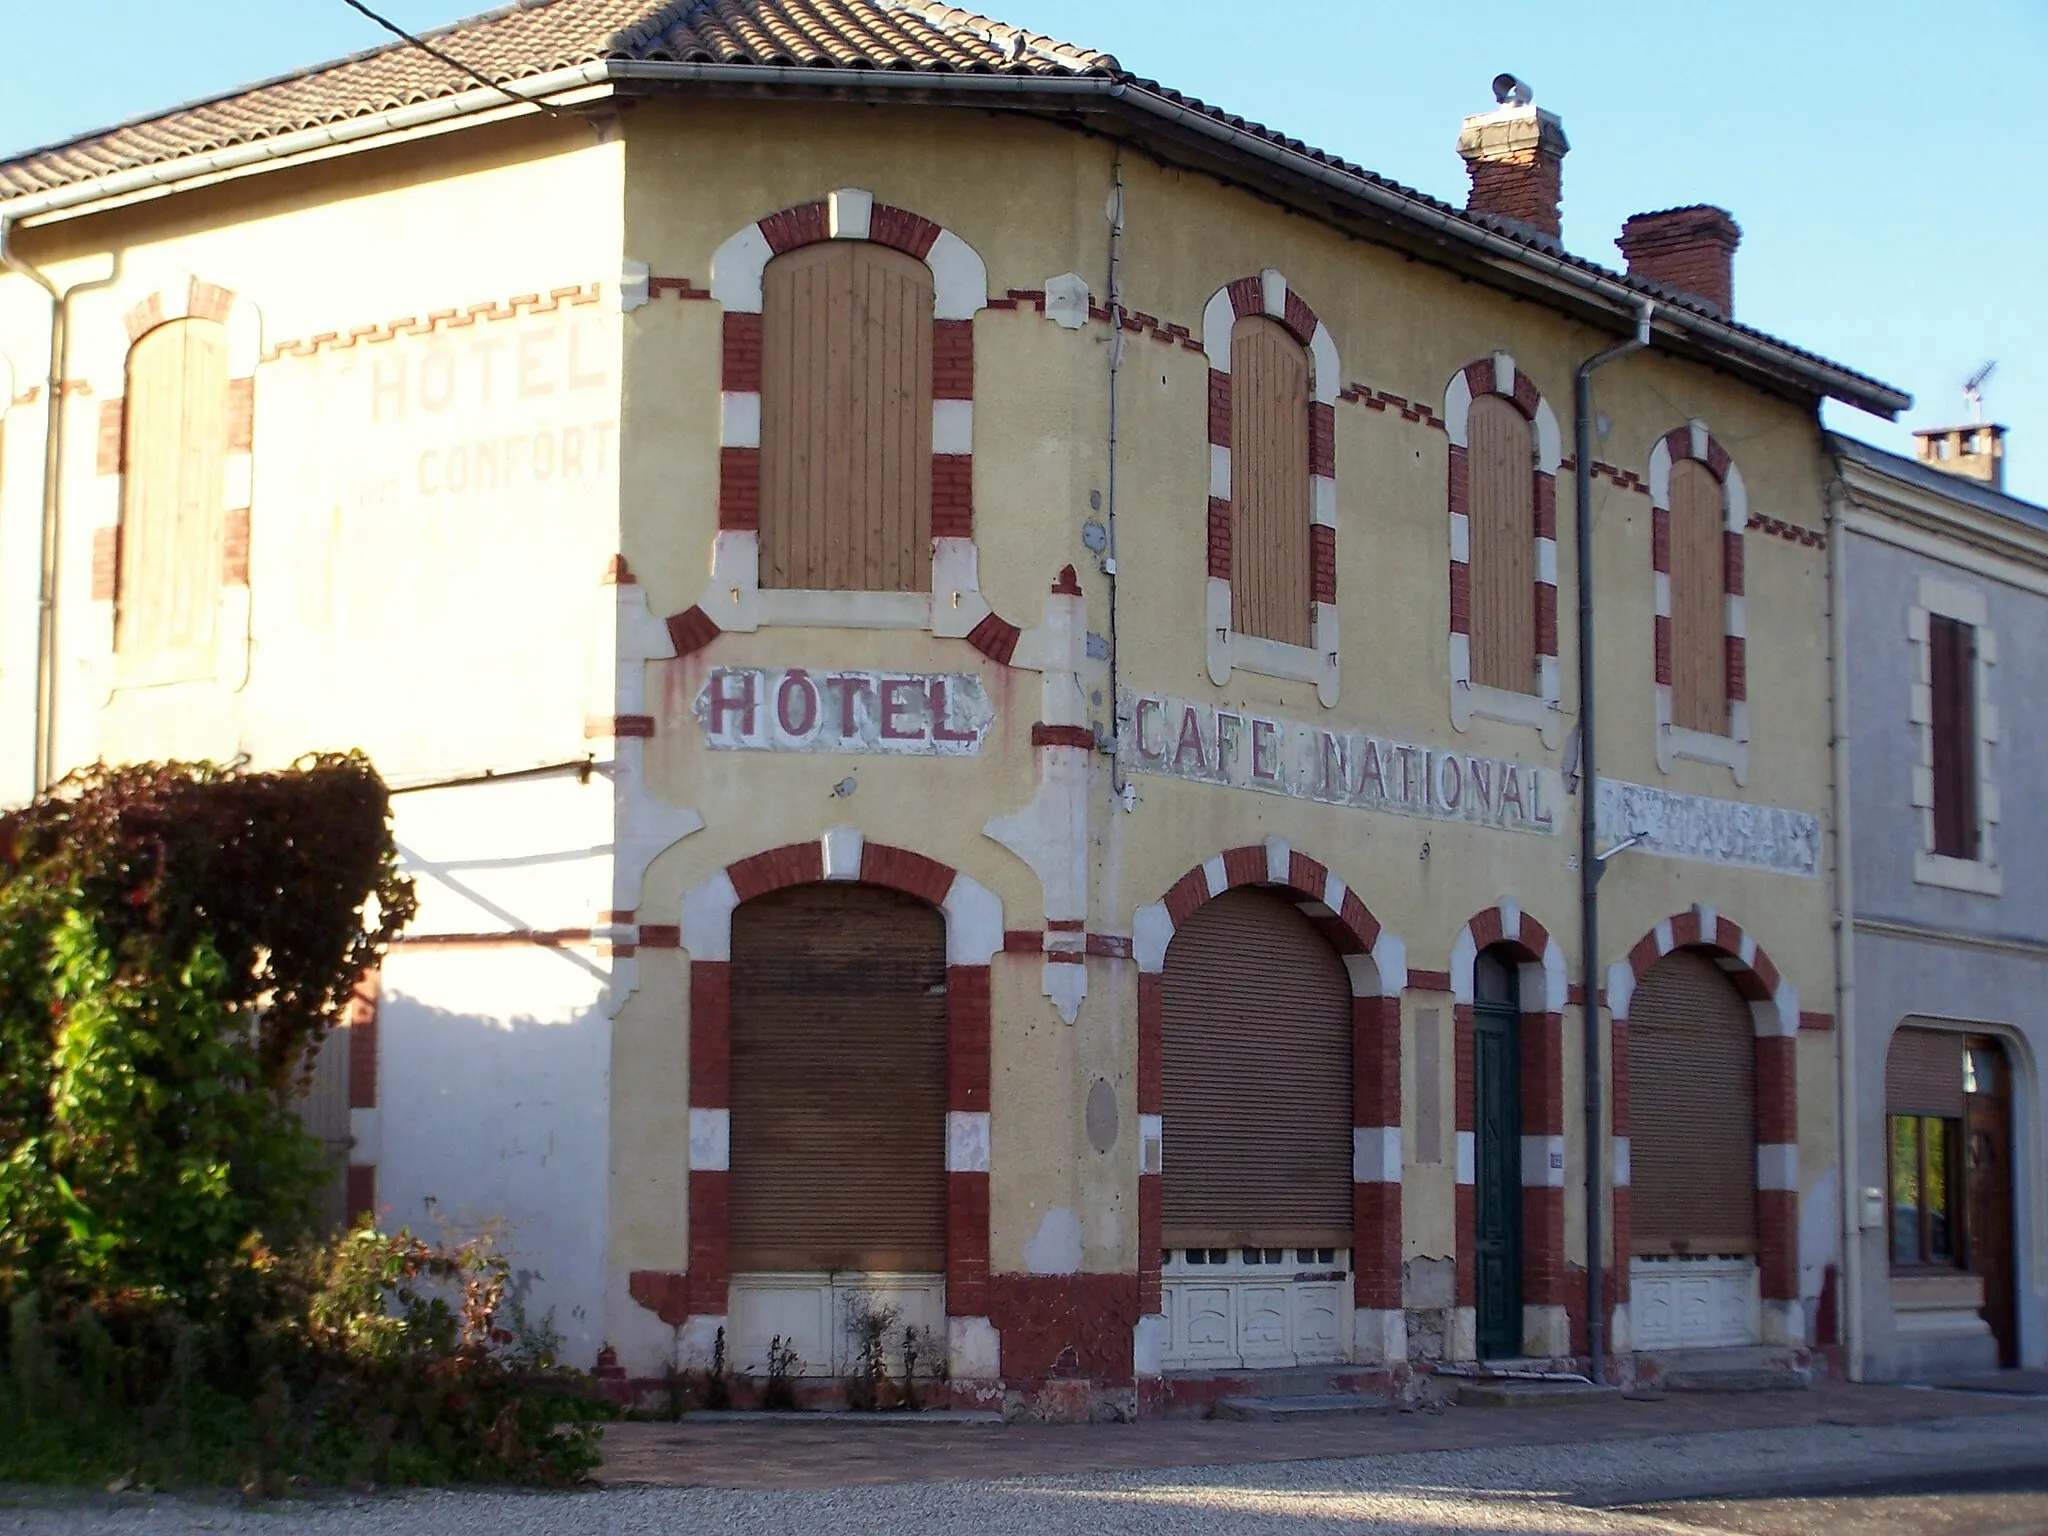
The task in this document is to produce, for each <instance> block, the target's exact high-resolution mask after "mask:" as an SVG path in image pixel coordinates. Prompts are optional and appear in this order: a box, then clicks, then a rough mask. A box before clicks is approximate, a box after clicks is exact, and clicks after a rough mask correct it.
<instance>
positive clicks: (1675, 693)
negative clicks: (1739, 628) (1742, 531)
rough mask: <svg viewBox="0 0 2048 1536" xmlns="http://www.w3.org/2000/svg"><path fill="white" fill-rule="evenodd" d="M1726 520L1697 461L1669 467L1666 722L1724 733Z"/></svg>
mask: <svg viewBox="0 0 2048 1536" xmlns="http://www.w3.org/2000/svg"><path fill="white" fill-rule="evenodd" d="M1726 531H1727V514H1726V512H1725V510H1724V507H1723V502H1722V491H1721V482H1720V481H1718V480H1716V479H1715V478H1714V474H1713V471H1712V470H1710V469H1708V468H1707V466H1706V465H1704V464H1702V463H1700V462H1699V460H1697V459H1680V460H1679V461H1678V462H1677V463H1676V464H1674V465H1672V466H1671V720H1672V724H1674V725H1677V726H1679V727H1681V728H1682V729H1684V730H1688V731H1708V732H1711V733H1712V734H1714V735H1716V736H1724V735H1726V734H1727V732H1728V617H1727V601H1726V599H1727V563H1728V551H1727V543H1726V540H1725V539H1724V537H1723V535H1724V534H1725V533H1726Z"/></svg>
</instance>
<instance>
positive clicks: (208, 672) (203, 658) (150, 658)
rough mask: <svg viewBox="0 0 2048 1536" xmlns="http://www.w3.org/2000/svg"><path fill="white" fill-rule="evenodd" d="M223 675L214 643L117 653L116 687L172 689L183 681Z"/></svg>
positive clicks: (120, 689)
mask: <svg viewBox="0 0 2048 1536" xmlns="http://www.w3.org/2000/svg"><path fill="white" fill-rule="evenodd" d="M219 675H220V667H219V653H218V651H217V649H216V648H215V647H214V646H211V645H191V646H185V647H182V648H180V649H178V650H174V651H151V652H145V653H142V654H136V653H134V652H123V651H116V652H114V668H113V690H112V691H114V692H116V693H120V692H125V691H128V690H131V689H142V688H171V687H176V686H178V685H179V684H183V683H210V682H213V681H214V680H215V679H216V678H217V677H218V676H219Z"/></svg>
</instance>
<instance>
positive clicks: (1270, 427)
mask: <svg viewBox="0 0 2048 1536" xmlns="http://www.w3.org/2000/svg"><path fill="white" fill-rule="evenodd" d="M1308 405H1309V362H1308V351H1307V349H1306V348H1304V347H1303V346H1302V345H1301V343H1300V342H1298V341H1296V340H1295V339H1294V337H1293V336H1292V335H1291V334H1290V333H1289V332H1288V330H1287V329H1286V327H1284V326H1282V325H1281V324H1279V323H1278V322H1277V321H1274V320H1269V319H1267V318H1265V317H1264V316H1261V315H1247V316H1245V317H1244V318H1243V319H1241V320H1239V321H1238V322H1237V324H1236V325H1235V326H1234V327H1232V329H1231V332H1230V505H1231V513H1232V517H1233V519H1234V523H1235V526H1234V527H1233V528H1232V530H1231V538H1230V627H1231V628H1232V629H1233V630H1235V631H1237V632H1238V633H1239V634H1244V635H1260V636H1263V637H1264V638H1266V639H1268V640H1278V641H1281V642H1283V643H1285V644H1287V645H1308V644H1310V643H1312V637H1313V633H1314V620H1315V606H1314V595H1313V594H1314V588H1313V586H1312V585H1311V582H1310V569H1309V568H1310V555H1309V542H1310V536H1309V531H1308V530H1309V524H1310V521H1311V516H1310V488H1309V410H1308Z"/></svg>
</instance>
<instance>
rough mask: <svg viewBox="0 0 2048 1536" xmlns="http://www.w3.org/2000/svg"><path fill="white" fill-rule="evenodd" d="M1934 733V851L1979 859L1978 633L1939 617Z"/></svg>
mask: <svg viewBox="0 0 2048 1536" xmlns="http://www.w3.org/2000/svg"><path fill="white" fill-rule="evenodd" d="M1927 671H1928V681H1929V682H1930V683H1931V684H1932V687H1931V690H1930V692H1931V694H1932V697H1931V698H1930V700H1929V703H1930V705H1931V706H1932V715H1933V731H1934V851H1935V852H1936V853H1940V854H1946V855H1947V856H1948V857H1949V858H1952V859H1974V858H1976V857H1977V699H1976V693H1977V632H1976V630H1975V629H1974V628H1972V627H1971V626H1970V625H1968V624H1965V623H1963V622H1961V621H1960V620H1958V619H1947V618H1943V617H1941V615H1939V614H1934V615H1930V616H1929V618H1928V620H1927Z"/></svg>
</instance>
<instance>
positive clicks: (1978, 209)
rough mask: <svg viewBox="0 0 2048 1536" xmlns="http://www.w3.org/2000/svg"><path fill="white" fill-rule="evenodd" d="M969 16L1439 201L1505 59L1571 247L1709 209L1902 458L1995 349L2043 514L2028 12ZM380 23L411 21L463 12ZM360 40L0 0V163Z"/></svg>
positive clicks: (154, 5) (1351, 9) (1857, 424)
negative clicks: (1884, 391) (1059, 43)
mask: <svg viewBox="0 0 2048 1536" xmlns="http://www.w3.org/2000/svg"><path fill="white" fill-rule="evenodd" d="M988 8H989V9H991V10H994V11H996V12H998V13H1000V15H1001V16H1002V18H1003V19H1004V20H1006V21H1013V22H1016V23H1018V24H1019V25H1022V26H1027V27H1032V28H1035V29H1038V30H1041V31H1044V32H1049V33H1052V34H1053V35H1055V36H1058V37H1064V38H1067V39H1068V40H1070V41H1073V42H1077V43H1084V44H1088V45H1090V46H1093V47H1097V48H1104V49H1107V50H1108V51H1110V52H1112V53H1114V54H1116V55H1117V56H1118V58H1119V59H1121V60H1122V61H1123V63H1124V64H1125V66H1126V67H1127V68H1130V69H1133V70H1135V71H1137V72H1138V73H1140V74H1144V75H1148V76H1150V77H1152V78H1154V79H1157V80H1162V81H1164V82H1166V83H1167V84H1169V85H1172V86H1175V87H1176V88H1178V89H1180V90H1183V91H1187V92H1189V93H1191V94H1193V95H1196V96H1199V97H1201V98H1202V99H1204V100H1205V101H1209V102H1212V103H1214V104H1216V105H1218V106H1222V107H1225V108H1228V109H1229V110H1231V111H1233V112H1237V113H1241V114H1242V115H1244V116H1246V117H1250V118H1254V119H1257V120H1259V121H1262V122H1265V123H1267V124H1269V125H1271V126H1273V127H1276V128H1279V129H1282V130H1284V131H1285V132H1287V133H1290V134H1293V135H1295V136H1296V137H1299V138H1302V139H1305V140H1307V141H1308V142H1309V143H1311V144H1315V145H1318V146H1320V147H1322V148H1324V149H1328V150H1331V151H1333V152H1335V153H1338V154H1341V155H1344V156H1345V157H1347V158H1349V159H1352V160H1355V161H1357V162H1358V163H1360V164H1361V165H1365V166H1368V167H1370V168H1371V169H1373V170H1375V171H1378V172H1380V173H1381V174H1382V175H1386V176H1391V177H1393V178H1395V179H1396V180H1399V181H1402V182H1405V183H1407V184H1408V185H1410V186H1414V187H1418V188H1420V189H1422V190H1423V191H1426V192H1430V193H1433V194H1435V195H1436V196H1438V197H1442V198H1445V199H1447V200H1450V201H1454V202H1459V203H1462V202H1463V200H1464V193H1465V175H1464V168H1463V166H1462V164H1461V163H1460V162H1459V160H1458V158H1457V155H1456V153H1455V151H1454V149H1453V147H1452V146H1453V142H1454V140H1455V138H1456V135H1457V129H1458V119H1459V118H1460V117H1461V116H1462V115H1464V114H1465V113H1467V112H1473V111H1478V110H1481V109H1483V108H1484V107H1486V106H1488V105H1490V103H1491V97H1490V95H1489V93H1488V90H1487V82H1488V81H1489V80H1490V79H1491V78H1492V77H1493V75H1494V74H1496V73H1497V72H1499V71H1501V70H1504V69H1505V70H1512V71H1513V72H1514V73H1516V74H1519V75H1521V76H1522V77H1523V78H1524V79H1526V80H1529V81H1530V82H1531V83H1533V84H1534V86H1535V87H1536V98H1537V101H1538V102H1539V103H1540V104H1541V105H1543V106H1546V107H1549V108H1550V109H1552V110H1553V111H1556V112H1557V113H1559V114H1560V115H1561V116H1562V117H1563V119H1564V123H1565V130H1566V132H1567V134H1568V135H1569V136H1570V138H1571V141H1572V152H1571V155H1570V157H1569V159H1567V160H1566V162H1565V177H1564V186H1565V194H1564V210H1565V211H1564V227H1565V239H1566V241H1567V243H1568V244H1569V245H1570V246H1571V248H1572V249H1573V250H1574V251H1577V252H1579V253H1581V254H1583V255H1586V256H1590V257H1592V258H1594V259H1596V260H1601V261H1606V262H1611V263H1616V264H1618V263H1619V261H1620V257H1619V255H1618V253H1617V252H1616V251H1615V250H1614V247H1613V244H1612V242H1613V239H1614V236H1615V234H1616V233H1617V232H1618V231H1619V229H1620V227H1621V221H1622V220H1623V219H1624V218H1626V217H1627V216H1628V215H1629V214H1631V213H1635V212H1639V211H1642V210H1644V209H1649V208H1663V207H1668V206H1670V205H1672V204H1676V203H1690V202H1711V203H1719V204H1721V205H1722V206H1724V207H1726V208H1728V209H1729V210H1731V211H1732V212H1733V213H1734V215H1735V217H1736V220H1737V221H1738V222H1739V223H1740V224H1741V225H1742V228H1743V232H1744V238H1743V246H1742V249H1741V251H1740V252H1738V253H1737V256H1736V278H1735V285H1736V286H1735V292H1736V311H1737V314H1738V315H1739V316H1740V317H1741V318H1742V319H1744V320H1746V321H1747V322H1749V323H1750V324H1753V325H1757V326H1761V327H1763V328H1764V329H1766V330H1769V331H1772V332H1774V333H1776V334H1777V335H1779V336H1782V337H1784V338H1786V339H1787V340H1789V341H1792V342H1795V343H1797V344H1799V345H1801V346H1804V347H1808V348H1810V349H1812V350H1814V351H1817V352H1821V353H1824V354H1826V355H1827V356H1829V357H1832V358H1835V359H1838V360H1839V361H1842V362H1844V363H1848V364H1850V365H1852V366H1854V367H1857V368H1860V369H1862V370H1863V371H1865V372H1868V373H1873V374H1875V375H1877V376H1878V377H1879V378H1881V379H1884V380H1885V381H1887V382H1888V383H1892V384H1896V385H1899V386H1901V387H1902V388H1904V389H1906V390H1908V391H1910V392H1911V393H1912V394H1913V396H1914V398H1915V401H1916V404H1915V406H1914V409H1913V411H1912V412H1911V414H1910V415H1909V417H1908V418H1907V421H1906V422H1905V423H1903V424H1901V425H1899V426H1893V425H1891V424H1889V423H1885V422H1881V421H1879V420H1877V419H1876V418H1873V417H1869V416H1864V415H1862V414H1861V413H1860V412H1856V411H1851V410H1847V409H1844V408H1841V407H1837V406H1832V405H1831V406H1830V407H1829V408H1828V419H1829V422H1830V423H1831V424H1832V425H1834V426H1837V427H1839V428H1840V429H1842V430H1843V431H1846V432H1850V433H1853V434H1856V435H1858V436H1862V437H1866V438H1870V439H1872V440H1874V441H1876V442H1878V443H1880V444H1883V445H1884V446H1886V447H1890V448H1894V449H1898V450H1900V451H1905V452H1910V451H1911V440H1910V438H1909V437H1908V436H1907V428H1908V427H1910V426H1913V425H1923V426H1931V425H1947V424H1950V423H1952V422H1954V421H1958V420H1961V419H1963V414H1964V413H1963V406H1962V396H1961V393H1960V388H1961V384H1962V380H1963V379H1964V378H1965V376H1967V375H1968V374H1969V372H1970V371H1971V370H1972V369H1974V368H1975V367H1976V366H1977V365H1978V364H1980V363H1982V362H1984V361H1985V360H1986V359H1989V358H1996V359H1998V372H1997V373H1996V374H1995V375H1994V376H1993V378H1992V380H1991V383H1990V385H1989V387H1988V389H1987V391H1986V400H1987V406H1988V414H1989V415H1990V416H1991V417H1992V418H1993V419H1995V420H1998V421H2002V422H2005V423H2006V424H2007V425H2008V426H2010V427H2011V428H2012V437H2011V439H2010V440H2009V445H2008V452H2009V457H2008V461H2007V463H2008V480H2007V487H2008V489H2010V490H2012V491H2014V492H2015V493H2016V494H2018V495H2022V496H2026V497H2029V498H2030V499H2032V500H2035V501H2042V502H2048V295H2044V293H2043V287H2044V278H2048V169H2044V168H2043V162H2042V157H2041V153H2040V147H2039V146H2040V145H2041V144H2042V142H2043V140H2044V137H2048V105H2044V95H2048V92H2044V89H2043V84H2044V81H2048V3H2044V0H1950V3H1947V4H1936V3H1923V4H1918V5H1908V4H1904V3H1901V0H1769V3H1766V0H1726V3H1718V4H1717V3H1707V4H1699V3H1694V4H1690V5H1670V4H1658V3H1655V0H1637V3H1624V0H1575V3H1573V4H1570V5H1556V4H1541V3H1531V0H1516V3H1514V4H1505V3H1500V0H1462V3H1460V4H1459V5H1457V6H1455V7H1453V6H1449V5H1443V4H1416V3H1414V0H1398V3H1394V0H1253V3H1251V4H1249V5H1247V4H1246V3H1245V0H1232V3H1228V4H1225V3H1223V0H1113V3H1104V0H990V4H989V7H988ZM383 9H384V10H385V12H386V14H388V15H390V16H392V17H393V19H395V20H397V21H398V22H400V23H401V24H403V25H407V26H411V27H414V28H424V27H428V26H432V25H435V24H437V23H440V22H443V21H448V20H452V19H454V18H455V16H457V15H459V14H461V13H462V12H463V11H464V10H465V9H467V7H466V6H465V5H464V4H463V0H385V4H384V6H383ZM172 13H176V14H177V16H178V20H177V22H176V23H175V24H172V22H171V21H170V20H169V17H170V16H171V14H172ZM1248 18H1249V24H1248ZM81 28H84V29H85V31H86V32H87V33H89V38H90V41H89V45H88V46H87V47H86V48H85V49H84V50H81ZM380 39H381V34H380V33H379V32H378V31H377V30H376V29H375V28H374V27H373V26H372V25H371V24H370V23H369V22H367V21H365V20H364V19H363V18H362V17H360V16H358V15H356V14H355V13H354V12H353V11H351V10H349V9H348V8H347V7H346V6H344V5H343V4H342V3H341V0H94V3H92V4H91V5H90V6H88V7H84V8H81V7H79V6H76V5H67V4H58V3H53V0H0V55H4V56H5V57H6V59H7V61H8V62H7V75H8V77H9V78H8V79H7V82H6V86H5V89H4V90H0V150H4V151H8V152H11V151H13V150H16V149H20V148H25V147H27V146H30V145H34V144H41V143H46V142H49V141H51V140H54V139H59V138H64V137H68V136H70V135H72V134H75V133H79V132H83V131H85V130H88V129H91V128H94V127H98V126H101V125H104V124H107V123H111V122H114V121H116V120H118V119H121V118H125V117H132V116H135V115H137V114H140V113H144V112H147V111H151V110H154V109H157V108H160V107H164V106H169V105H172V104H175V103H177V102H179V101H183V100H186V99H189V98H191V97H194V96H200V95H205V94H210V93H213V92H216V91H219V90H223V89H226V88H228V87H231V86H234V85H237V84H240V83H242V82H244V81H247V80H251V79H255V78H257V77H260V76H264V75H269V74H276V73H279V72H282V71H285V70H288V69H292V68H296V67H298V66H300V65H304V64H309V63H313V62H315V61H317V60H320V59H323V58H328V57H331V56H334V55H337V54H341V53H347V52H351V51H353V50H355V49H358V48H364V47H369V46H372V45H374V44H376V43H377V42H379V41H380ZM27 61H35V62H31V63H28V67H26V68H23V67H21V66H22V64H23V63H24V62H27Z"/></svg>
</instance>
